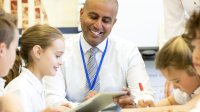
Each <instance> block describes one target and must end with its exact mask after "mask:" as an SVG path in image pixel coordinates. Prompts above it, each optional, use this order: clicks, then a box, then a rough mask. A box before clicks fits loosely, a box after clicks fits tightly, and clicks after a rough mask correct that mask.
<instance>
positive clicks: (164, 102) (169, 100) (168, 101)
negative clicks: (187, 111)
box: [137, 96, 178, 108]
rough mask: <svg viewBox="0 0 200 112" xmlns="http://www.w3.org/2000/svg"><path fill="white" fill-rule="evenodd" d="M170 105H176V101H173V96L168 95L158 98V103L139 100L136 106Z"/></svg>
mask: <svg viewBox="0 0 200 112" xmlns="http://www.w3.org/2000/svg"><path fill="white" fill-rule="evenodd" d="M170 105H178V104H177V102H176V101H175V99H174V97H173V96H169V97H167V98H164V99H162V100H160V101H159V102H158V103H154V102H152V101H148V100H147V101H144V100H139V101H138V104H137V107H139V108H141V107H160V106H170Z"/></svg>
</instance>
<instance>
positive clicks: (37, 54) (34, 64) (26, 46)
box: [6, 25, 67, 112]
mask: <svg viewBox="0 0 200 112" xmlns="http://www.w3.org/2000/svg"><path fill="white" fill-rule="evenodd" d="M64 46H65V45H64V38H63V36H62V33H61V32H60V31H59V30H57V29H55V28H53V27H50V26H48V25H35V26H32V27H30V28H29V29H27V30H26V31H25V32H24V33H23V35H22V37H21V48H20V55H21V57H22V59H23V61H24V63H25V66H24V67H22V69H21V70H19V71H21V73H20V75H19V76H18V75H15V76H17V77H16V78H15V79H14V80H12V81H11V82H10V83H9V84H8V85H7V86H6V91H7V92H9V93H13V94H16V95H17V96H18V97H19V98H20V100H21V101H22V105H23V109H24V111H25V112H39V111H41V110H42V109H44V108H45V107H46V105H45V99H44V91H43V85H42V78H43V77H44V76H45V75H49V76H53V75H55V74H56V72H57V71H58V69H59V67H60V65H61V64H62V61H61V56H62V54H63V53H64ZM15 67H20V66H15ZM13 69H14V68H13ZM18 74H19V72H18ZM65 109H67V107H64V106H63V107H59V108H57V110H56V111H61V110H65ZM46 110H49V108H47V109H46ZM46 110H44V111H45V112H46Z"/></svg>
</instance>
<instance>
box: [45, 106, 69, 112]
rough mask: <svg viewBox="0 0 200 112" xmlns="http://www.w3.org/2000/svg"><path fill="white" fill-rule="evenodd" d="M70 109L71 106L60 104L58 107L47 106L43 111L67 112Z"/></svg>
mask: <svg viewBox="0 0 200 112" xmlns="http://www.w3.org/2000/svg"><path fill="white" fill-rule="evenodd" d="M68 110H70V108H69V107H66V106H58V107H47V108H46V109H44V110H43V111H42V112H66V111H68Z"/></svg>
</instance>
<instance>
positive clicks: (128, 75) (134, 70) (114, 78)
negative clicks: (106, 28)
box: [44, 33, 154, 106]
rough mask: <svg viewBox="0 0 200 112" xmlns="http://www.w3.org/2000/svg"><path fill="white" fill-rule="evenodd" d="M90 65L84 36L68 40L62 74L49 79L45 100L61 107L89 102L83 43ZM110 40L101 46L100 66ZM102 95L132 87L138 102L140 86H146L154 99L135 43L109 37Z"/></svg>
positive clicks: (148, 93) (102, 69)
mask: <svg viewBox="0 0 200 112" xmlns="http://www.w3.org/2000/svg"><path fill="white" fill-rule="evenodd" d="M80 38H81V44H82V48H83V52H84V55H85V60H86V62H87V60H88V58H89V53H88V50H89V49H90V48H91V46H90V45H89V44H88V43H87V42H86V41H85V39H84V38H83V37H82V33H80V34H78V35H75V36H73V37H69V38H66V40H65V45H66V47H65V48H66V49H65V50H66V51H65V54H64V55H63V60H64V63H63V68H62V74H61V73H60V74H57V75H56V76H54V77H45V78H44V85H45V96H46V98H47V99H46V100H47V103H48V105H54V106H55V105H59V104H60V103H61V102H65V101H66V102H73V103H74V102H82V101H83V100H84V98H85V92H86V89H85V85H86V83H87V81H86V75H85V71H84V67H83V62H82V58H81V53H80V46H79V41H80ZM105 45H106V39H105V40H104V41H103V42H102V43H101V44H99V45H98V46H97V48H98V49H99V52H98V53H97V54H96V59H97V63H98V64H99V62H100V59H101V56H102V52H103V51H104V48H105ZM99 78H100V91H101V92H103V91H121V90H122V88H123V87H128V88H130V90H131V93H132V95H133V97H134V98H135V100H136V101H137V100H138V98H141V97H140V93H141V92H140V90H139V86H138V83H142V84H143V86H144V91H143V92H144V96H145V98H146V99H153V94H154V92H153V90H152V88H151V84H150V82H149V77H148V75H147V72H146V69H145V65H144V61H143V59H142V57H141V55H140V53H139V51H138V48H137V47H136V46H135V45H134V44H133V43H131V42H129V41H126V40H124V39H120V38H114V37H111V38H110V37H109V38H108V48H107V52H106V54H105V57H104V60H103V63H102V66H101V70H100V73H99Z"/></svg>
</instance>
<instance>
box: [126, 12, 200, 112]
mask: <svg viewBox="0 0 200 112" xmlns="http://www.w3.org/2000/svg"><path fill="white" fill-rule="evenodd" d="M186 30H187V32H186V34H185V35H184V37H185V38H187V40H189V41H190V42H191V45H192V46H191V48H192V62H193V64H192V66H194V68H195V69H196V71H197V75H200V12H194V13H193V14H192V16H191V17H190V19H189V20H188V21H187V23H186ZM168 44H169V43H168ZM171 44H173V43H171ZM176 46H181V45H179V44H177V45H176ZM182 46H183V45H182ZM189 46H190V43H189ZM183 48H184V47H183ZM185 50H188V48H187V49H185ZM189 54H190V53H188V55H189ZM185 55H186V54H184V55H183V54H182V57H180V58H183V57H185ZM174 56H176V55H174ZM176 57H177V56H176ZM178 62H179V63H183V61H178ZM197 80H199V78H198V77H197ZM193 83H194V82H192V81H190V82H188V83H187V84H188V85H191V84H193ZM188 88H189V87H188ZM191 88H192V86H191ZM198 92H199V88H198V89H197V91H195V92H194V93H195V94H196V93H198ZM199 99H200V94H198V95H196V97H193V98H192V99H191V100H190V101H188V102H187V103H186V104H184V105H180V106H164V107H152V108H138V109H132V110H131V111H143V112H155V111H156V112H162V111H165V110H166V111H169V110H173V111H176V112H177V111H181V112H189V111H190V110H191V109H192V108H194V106H195V105H196V103H197V102H198V101H199ZM150 104H151V105H153V103H152V102H148V103H147V102H146V104H145V103H143V102H142V101H141V105H142V106H143V107H146V106H147V105H150ZM157 106H158V105H157ZM124 111H126V110H124ZM190 112H200V101H199V102H198V104H197V105H196V107H195V108H194V109H193V110H191V111H190Z"/></svg>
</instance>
